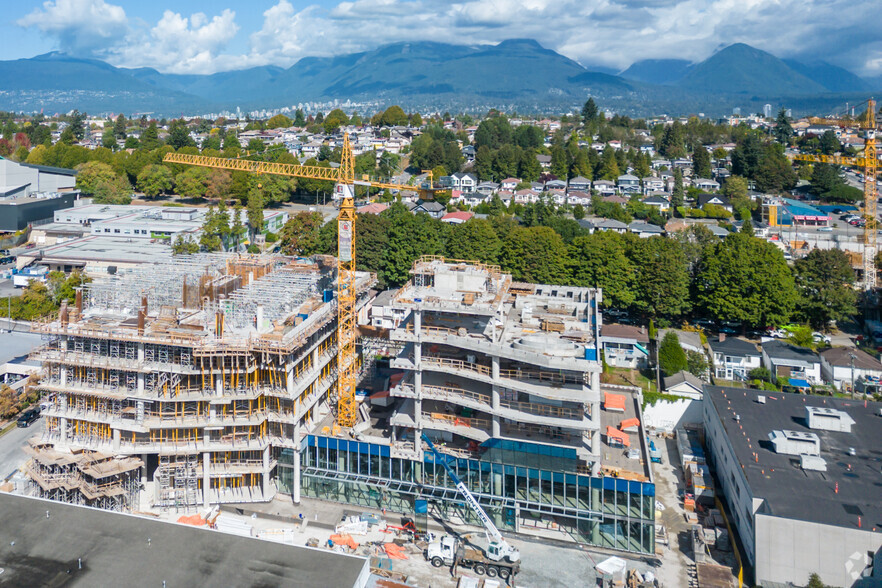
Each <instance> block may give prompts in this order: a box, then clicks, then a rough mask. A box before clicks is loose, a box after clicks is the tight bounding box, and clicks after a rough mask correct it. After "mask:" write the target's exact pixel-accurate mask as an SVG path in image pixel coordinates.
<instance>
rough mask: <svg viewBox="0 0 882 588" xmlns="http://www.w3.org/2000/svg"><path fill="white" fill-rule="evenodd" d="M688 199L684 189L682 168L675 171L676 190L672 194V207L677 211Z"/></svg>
mask: <svg viewBox="0 0 882 588" xmlns="http://www.w3.org/2000/svg"><path fill="white" fill-rule="evenodd" d="M685 198H686V191H685V190H684V189H683V171H682V170H681V169H680V168H675V169H674V190H673V192H671V206H672V207H673V208H674V210H677V209H678V208H680V207H681V206H683V203H684V201H685Z"/></svg>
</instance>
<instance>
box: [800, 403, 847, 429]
mask: <svg viewBox="0 0 882 588" xmlns="http://www.w3.org/2000/svg"><path fill="white" fill-rule="evenodd" d="M805 419H806V421H807V422H808V426H809V429H815V430H816V431H836V432H840V433H851V426H852V425H853V424H854V419H853V418H851V417H850V416H848V413H847V412H845V411H842V410H837V409H835V408H826V407H823V406H806V407H805Z"/></svg>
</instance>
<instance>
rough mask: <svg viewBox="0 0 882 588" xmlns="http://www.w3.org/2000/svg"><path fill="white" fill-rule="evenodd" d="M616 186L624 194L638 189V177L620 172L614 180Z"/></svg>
mask: <svg viewBox="0 0 882 588" xmlns="http://www.w3.org/2000/svg"><path fill="white" fill-rule="evenodd" d="M616 186H617V187H618V188H619V190H620V191H621V192H623V193H625V194H630V193H633V192H639V191H640V178H638V177H637V176H634V175H631V174H622V175H620V176H619V177H618V179H617V180H616Z"/></svg>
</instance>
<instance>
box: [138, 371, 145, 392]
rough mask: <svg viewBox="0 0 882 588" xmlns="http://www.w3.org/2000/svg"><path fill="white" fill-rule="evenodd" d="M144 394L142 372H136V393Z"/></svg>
mask: <svg viewBox="0 0 882 588" xmlns="http://www.w3.org/2000/svg"><path fill="white" fill-rule="evenodd" d="M141 394H144V374H138V395H139V396H140V395H141Z"/></svg>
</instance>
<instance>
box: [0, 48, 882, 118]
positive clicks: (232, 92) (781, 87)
mask: <svg viewBox="0 0 882 588" xmlns="http://www.w3.org/2000/svg"><path fill="white" fill-rule="evenodd" d="M0 79H3V80H4V83H3V86H2V87H0V109H3V110H15V111H26V112H30V111H39V110H43V111H46V112H65V111H68V110H72V109H74V108H77V109H79V110H83V111H87V112H91V113H106V112H128V113H135V112H142V113H143V112H152V113H154V114H157V115H178V114H184V113H186V114H197V113H199V112H207V111H218V110H224V109H235V108H236V107H237V106H238V107H241V108H242V109H243V110H245V111H248V110H252V109H272V108H279V107H283V106H292V105H295V104H297V103H302V102H327V101H333V100H347V99H349V100H353V101H361V102H365V101H369V102H375V103H377V104H391V103H399V104H401V105H402V106H404V107H406V108H411V109H415V108H420V109H447V110H469V109H474V110H476V111H478V110H481V109H486V108H488V107H496V108H501V109H508V110H511V109H517V110H519V111H521V112H543V111H545V112H561V111H564V110H568V109H570V108H572V107H573V106H579V105H581V103H582V102H584V101H585V100H586V99H587V97H588V96H589V95H590V96H593V97H594V98H595V100H597V101H598V102H599V103H600V104H601V105H602V106H604V107H608V108H612V109H614V110H617V111H618V112H622V113H625V114H631V115H649V114H657V113H660V112H669V113H672V114H679V113H687V112H696V111H704V112H707V113H708V114H722V113H726V112H730V111H731V108H732V107H733V106H741V107H742V108H746V109H747V110H746V111H747V112H756V111H758V110H761V108H762V104H763V103H764V102H770V103H773V104H781V105H786V106H788V107H790V108H793V109H794V111H798V110H800V109H817V108H825V107H826V105H829V106H833V105H835V104H839V103H842V102H844V101H846V100H848V99H851V100H852V101H859V99H861V98H862V95H863V94H864V93H866V92H867V91H868V90H870V89H873V88H878V87H882V84H880V83H879V82H880V80H873V81H870V80H864V79H862V78H860V77H858V76H856V75H855V74H853V73H851V72H849V71H847V70H845V69H842V68H840V67H837V66H834V65H831V64H829V63H826V62H812V63H802V62H799V61H794V60H782V59H779V58H777V57H775V56H774V55H772V54H770V53H767V52H764V51H761V50H759V49H756V48H753V47H750V46H748V45H744V44H740V43H739V44H735V45H730V46H728V47H726V48H724V49H721V50H720V51H718V52H717V53H715V54H714V55H712V56H710V57H709V58H708V59H706V60H704V61H702V62H699V63H694V64H693V63H689V62H687V61H684V60H677V59H662V60H646V61H640V62H637V63H634V64H633V65H631V67H629V68H627V69H626V70H624V71H622V72H621V73H620V74H619V75H613V74H610V73H606V72H599V71H590V70H588V69H586V68H585V67H583V66H582V65H580V64H579V63H577V62H575V61H573V60H572V59H569V58H567V57H565V56H563V55H561V54H559V53H556V52H554V51H552V50H549V49H546V48H544V47H542V46H541V45H539V43H537V42H536V41H533V40H530V39H511V40H508V41H503V42H501V43H499V44H498V45H477V46H469V45H450V44H444V43H434V42H406V43H395V44H391V45H384V46H382V47H379V48H377V49H374V50H371V51H364V52H360V53H351V54H346V55H339V56H335V57H306V58H303V59H301V60H300V61H298V62H297V63H295V64H294V65H293V66H291V67H289V68H282V67H276V66H263V67H254V68H250V69H244V70H238V71H228V72H222V73H216V74H211V75H196V74H190V75H179V74H164V73H160V72H158V71H156V70H155V69H151V68H137V69H126V68H118V67H114V66H112V65H109V64H107V63H105V62H103V61H99V60H95V59H83V58H77V57H73V56H70V55H66V54H63V53H48V54H45V55H40V56H37V57H33V58H30V59H19V60H14V61H0Z"/></svg>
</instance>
